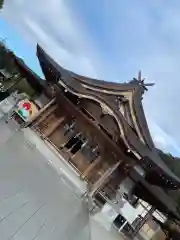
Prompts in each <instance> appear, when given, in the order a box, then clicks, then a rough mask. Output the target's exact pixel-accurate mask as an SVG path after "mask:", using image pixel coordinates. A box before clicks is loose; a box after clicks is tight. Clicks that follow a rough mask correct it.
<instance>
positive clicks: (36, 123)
mask: <svg viewBox="0 0 180 240" xmlns="http://www.w3.org/2000/svg"><path fill="white" fill-rule="evenodd" d="M56 108H57V105H54V106H52V107H51V108H49V109H48V110H47V112H45V113H44V114H43V115H42V116H40V115H39V116H38V117H40V118H39V119H38V120H37V121H35V120H36V119H37V118H36V119H35V120H34V121H35V123H34V124H33V126H34V127H35V126H37V125H39V124H40V123H42V122H43V121H44V120H45V119H46V118H47V117H48V116H49V115H50V114H51V113H53V112H54V110H55V109H56ZM43 112H44V111H43ZM43 112H41V114H42V113H43Z"/></svg>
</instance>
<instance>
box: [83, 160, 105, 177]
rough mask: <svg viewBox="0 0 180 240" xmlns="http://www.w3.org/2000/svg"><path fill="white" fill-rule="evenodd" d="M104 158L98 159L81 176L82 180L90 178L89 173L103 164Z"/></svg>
mask: <svg viewBox="0 0 180 240" xmlns="http://www.w3.org/2000/svg"><path fill="white" fill-rule="evenodd" d="M101 160H102V157H101V156H99V157H97V158H96V159H95V160H94V161H93V162H92V163H91V164H90V165H89V167H88V168H87V169H86V170H85V171H84V172H83V173H82V174H81V179H82V180H84V179H85V178H87V177H88V175H89V173H90V172H92V171H93V170H94V168H95V167H96V166H97V165H98V164H99V163H100V162H101Z"/></svg>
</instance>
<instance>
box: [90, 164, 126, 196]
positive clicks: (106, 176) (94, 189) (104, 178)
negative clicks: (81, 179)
mask: <svg viewBox="0 0 180 240" xmlns="http://www.w3.org/2000/svg"><path fill="white" fill-rule="evenodd" d="M122 162H123V161H121V160H120V161H119V162H117V163H116V164H114V165H113V166H112V167H110V168H109V169H107V170H106V171H105V173H104V174H103V175H102V176H101V177H100V178H99V179H98V181H97V182H96V183H94V184H93V186H92V187H91V191H90V193H89V196H90V197H93V196H94V194H95V193H96V192H97V191H98V190H99V189H100V188H101V187H102V186H103V185H104V184H105V183H106V182H107V180H108V179H109V177H110V176H111V174H112V173H113V172H114V171H115V170H116V169H117V168H118V167H119V165H120V164H121V163H122Z"/></svg>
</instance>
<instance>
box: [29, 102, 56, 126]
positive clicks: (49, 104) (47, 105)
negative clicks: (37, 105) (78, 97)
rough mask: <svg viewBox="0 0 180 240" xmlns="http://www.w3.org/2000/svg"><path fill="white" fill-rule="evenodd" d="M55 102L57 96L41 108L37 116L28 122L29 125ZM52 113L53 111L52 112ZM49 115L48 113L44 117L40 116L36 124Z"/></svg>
mask: <svg viewBox="0 0 180 240" xmlns="http://www.w3.org/2000/svg"><path fill="white" fill-rule="evenodd" d="M54 102H55V98H54V99H52V100H51V101H50V102H49V103H48V104H46V106H44V107H43V108H41V110H40V111H39V112H38V114H37V115H36V116H34V117H33V118H32V119H31V121H29V122H28V123H27V125H29V124H31V123H32V122H34V121H35V120H36V119H37V118H38V117H40V115H41V114H42V113H43V112H45V110H46V109H48V108H49V107H50V106H51V105H52V104H53V103H54ZM50 114H51V112H50ZM46 117H47V116H46V115H43V117H42V118H40V119H39V120H38V121H37V122H36V123H35V125H38V124H39V123H41V122H42V121H44V119H45V118H46ZM41 119H42V120H41Z"/></svg>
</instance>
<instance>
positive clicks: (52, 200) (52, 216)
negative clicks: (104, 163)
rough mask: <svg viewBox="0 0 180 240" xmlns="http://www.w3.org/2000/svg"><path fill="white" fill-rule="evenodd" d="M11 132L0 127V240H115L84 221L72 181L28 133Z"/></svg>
mask: <svg viewBox="0 0 180 240" xmlns="http://www.w3.org/2000/svg"><path fill="white" fill-rule="evenodd" d="M16 128H17V126H14V123H10V125H9V124H8V125H6V124H5V123H4V122H3V121H0V133H1V135H0V136H1V139H0V239H1V240H7V239H14V240H21V239H23V240H33V239H35V240H41V239H42V240H46V239H47V240H49V239H51V240H55V239H62V240H63V239H64V240H90V239H92V240H99V239H105V240H110V239H111V240H113V239H114V240H115V239H120V236H119V235H117V234H116V233H109V232H107V231H106V230H105V229H104V228H103V227H102V226H100V225H99V224H98V223H97V222H95V221H94V219H92V218H90V217H89V213H88V210H87V206H86V205H85V204H84V203H83V202H82V201H81V195H82V194H83V192H84V191H85V186H84V184H82V182H81V181H80V180H79V178H78V176H77V175H76V174H75V173H74V172H73V171H72V172H71V171H70V170H69V169H68V167H67V166H66V164H65V163H63V161H60V160H59V158H58V157H57V156H56V154H54V153H52V151H51V150H49V148H48V147H47V146H46V145H45V143H44V142H42V141H41V140H40V139H39V138H38V137H36V135H35V134H34V133H32V132H31V131H30V130H26V131H25V132H23V131H16V130H15V129H16ZM67 176H69V179H67Z"/></svg>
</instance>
